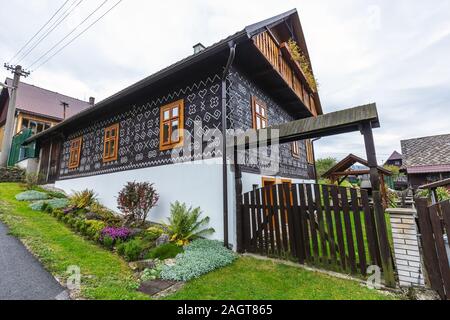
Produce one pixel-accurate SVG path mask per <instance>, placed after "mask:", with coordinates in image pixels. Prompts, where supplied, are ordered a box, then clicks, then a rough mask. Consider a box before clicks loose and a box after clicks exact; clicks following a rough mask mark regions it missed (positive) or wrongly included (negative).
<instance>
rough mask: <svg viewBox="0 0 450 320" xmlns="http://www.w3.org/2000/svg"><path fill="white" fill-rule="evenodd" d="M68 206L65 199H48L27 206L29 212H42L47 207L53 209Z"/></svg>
mask: <svg viewBox="0 0 450 320" xmlns="http://www.w3.org/2000/svg"><path fill="white" fill-rule="evenodd" d="M68 205H69V201H68V200H67V199H50V200H40V201H37V202H33V203H32V204H30V205H29V207H30V208H31V210H33V211H43V210H45V209H46V208H47V207H50V208H52V209H53V210H55V209H62V208H66V207H67V206H68Z"/></svg>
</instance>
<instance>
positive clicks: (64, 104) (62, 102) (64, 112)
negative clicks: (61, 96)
mask: <svg viewBox="0 0 450 320" xmlns="http://www.w3.org/2000/svg"><path fill="white" fill-rule="evenodd" d="M61 105H62V107H63V120H66V111H67V108H68V107H69V104H68V103H67V102H64V101H61Z"/></svg>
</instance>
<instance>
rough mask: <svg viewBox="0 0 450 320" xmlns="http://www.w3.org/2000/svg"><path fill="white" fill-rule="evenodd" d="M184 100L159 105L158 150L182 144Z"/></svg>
mask: <svg viewBox="0 0 450 320" xmlns="http://www.w3.org/2000/svg"><path fill="white" fill-rule="evenodd" d="M183 129H184V100H178V101H175V102H173V103H171V104H168V105H165V106H163V107H161V119H160V130H161V132H160V142H159V149H160V150H169V149H173V148H176V147H179V146H182V145H183Z"/></svg>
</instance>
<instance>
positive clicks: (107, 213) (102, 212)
mask: <svg viewBox="0 0 450 320" xmlns="http://www.w3.org/2000/svg"><path fill="white" fill-rule="evenodd" d="M89 210H90V211H91V212H92V213H95V214H97V215H98V216H99V217H100V218H101V220H103V221H105V222H106V223H107V224H109V225H114V226H119V225H121V224H122V219H121V217H119V216H117V215H116V214H115V213H114V212H112V211H111V210H109V209H108V208H106V207H104V206H102V205H101V204H100V203H98V202H96V203H93V204H92V205H91V206H90V207H89Z"/></svg>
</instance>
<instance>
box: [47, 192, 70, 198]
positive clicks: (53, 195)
mask: <svg viewBox="0 0 450 320" xmlns="http://www.w3.org/2000/svg"><path fill="white" fill-rule="evenodd" d="M47 194H48V196H49V197H50V198H56V199H67V196H66V195H65V194H64V193H62V192H58V191H47Z"/></svg>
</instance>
